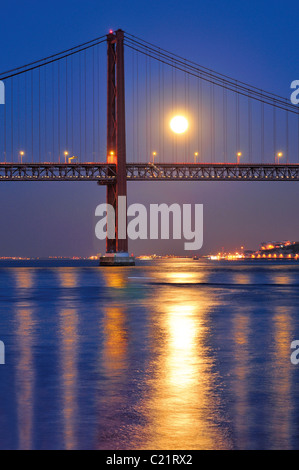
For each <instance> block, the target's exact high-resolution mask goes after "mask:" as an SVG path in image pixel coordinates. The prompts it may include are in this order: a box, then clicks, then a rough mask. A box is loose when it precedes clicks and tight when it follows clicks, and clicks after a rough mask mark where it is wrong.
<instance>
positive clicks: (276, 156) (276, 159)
mask: <svg viewBox="0 0 299 470" xmlns="http://www.w3.org/2000/svg"><path fill="white" fill-rule="evenodd" d="M282 157H283V153H282V152H278V153H277V155H275V163H277V164H279V159H280V158H282Z"/></svg>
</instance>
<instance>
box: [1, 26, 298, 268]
mask: <svg viewBox="0 0 299 470" xmlns="http://www.w3.org/2000/svg"><path fill="white" fill-rule="evenodd" d="M103 45H106V47H103ZM125 56H126V57H125ZM125 59H126V60H125ZM0 80H1V81H3V82H4V84H5V102H6V104H5V106H0V160H1V161H0V181H1V182H8V181H20V182H21V181H22V182H24V181H73V182H75V181H96V182H97V183H98V184H101V185H106V186H107V203H109V204H111V205H112V206H113V207H114V209H115V212H116V221H117V220H118V197H119V196H126V194H127V182H128V181H129V182H130V181H276V182H277V181H298V180H299V109H298V107H297V106H295V105H293V104H292V103H291V102H290V100H289V99H288V98H283V97H281V96H279V95H276V94H274V93H270V92H267V91H265V90H262V89H259V88H257V87H254V86H251V85H249V84H246V83H244V82H241V81H238V80H235V79H233V78H231V77H229V76H226V75H223V74H220V73H217V72H215V71H213V70H210V69H208V68H205V67H203V66H201V65H199V64H197V63H195V62H192V61H190V60H187V59H185V58H182V57H180V56H178V55H176V54H174V53H171V52H169V51H167V50H165V49H162V48H160V47H157V46H155V45H153V44H151V43H149V42H146V41H144V40H142V39H140V38H137V37H135V36H133V35H131V34H128V33H125V32H123V31H122V30H118V31H116V32H112V31H111V32H110V33H109V34H108V35H105V36H101V37H98V38H96V39H94V40H91V41H88V42H86V43H84V44H81V45H79V46H76V47H73V48H70V49H68V50H65V51H62V52H60V53H56V54H53V55H51V56H49V57H46V58H43V59H41V60H37V61H35V62H31V63H28V64H26V65H24V66H22V67H18V68H15V69H12V70H8V71H7V72H4V73H2V74H0ZM174 116H184V117H185V118H186V121H187V122H188V128H187V129H186V131H185V132H184V133H179V132H178V133H176V132H172V131H171V129H170V126H169V123H170V120H171V118H173V117H174ZM1 157H2V158H1ZM106 251H107V253H106V255H107V259H108V264H109V263H110V261H111V260H112V259H113V260H114V262H115V263H116V264H117V262H116V261H115V260H116V258H117V257H120V258H122V255H124V256H123V258H124V260H122V261H120V264H125V263H126V262H129V263H130V262H131V261H128V258H126V256H127V253H128V240H127V238H124V239H122V238H120V237H119V236H118V227H117V223H116V228H115V239H111V240H110V239H107V246H106Z"/></svg>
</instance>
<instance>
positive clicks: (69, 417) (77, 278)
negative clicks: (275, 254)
mask: <svg viewBox="0 0 299 470" xmlns="http://www.w3.org/2000/svg"><path fill="white" fill-rule="evenodd" d="M67 264H68V266H67ZM298 287H299V263H294V262H291V261H290V262H288V263H286V264H283V263H281V262H275V263H274V262H269V261H268V260H267V261H265V262H247V263H246V262H231V263H230V262H208V261H205V262H203V261H193V260H169V261H155V262H147V261H143V262H139V265H138V266H136V267H135V268H113V269H112V268H98V267H97V266H95V265H94V264H92V263H88V262H86V263H83V262H77V263H72V265H70V263H66V262H64V263H61V262H60V263H59V262H41V261H40V262H14V263H11V262H5V263H2V264H1V265H0V340H2V341H4V343H5V346H6V365H5V366H0V381H1V382H0V383H1V387H0V448H1V449H115V450H117V449H167V450H170V449H182V448H184V449H271V448H274V449H277V448H284V449H287V448H289V449H292V448H298V447H299V429H298V422H299V387H298V383H299V366H294V365H292V364H291V361H290V354H291V350H290V343H291V342H292V341H293V340H295V339H299V315H298V312H299V293H298V292H299V290H298Z"/></svg>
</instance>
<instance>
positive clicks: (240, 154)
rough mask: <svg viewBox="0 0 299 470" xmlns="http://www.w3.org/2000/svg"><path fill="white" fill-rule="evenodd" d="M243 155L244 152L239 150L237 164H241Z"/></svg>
mask: <svg viewBox="0 0 299 470" xmlns="http://www.w3.org/2000/svg"><path fill="white" fill-rule="evenodd" d="M241 157H242V152H237V164H238V165H239V164H240V158H241Z"/></svg>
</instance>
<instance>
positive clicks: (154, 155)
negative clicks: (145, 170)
mask: <svg viewBox="0 0 299 470" xmlns="http://www.w3.org/2000/svg"><path fill="white" fill-rule="evenodd" d="M156 156H157V152H153V163H155V157H156Z"/></svg>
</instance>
